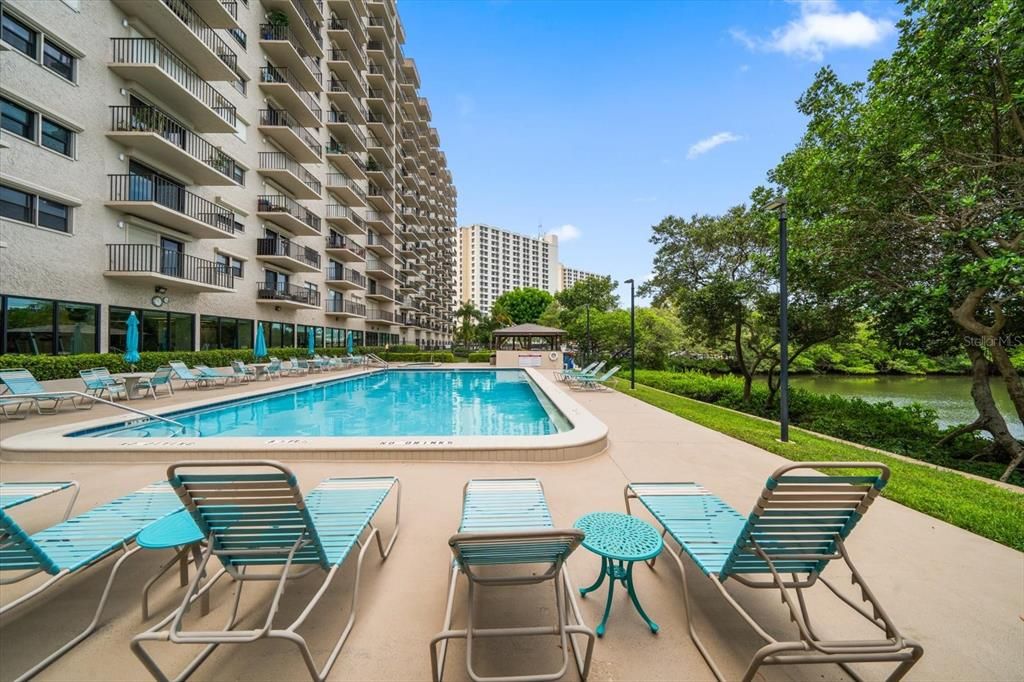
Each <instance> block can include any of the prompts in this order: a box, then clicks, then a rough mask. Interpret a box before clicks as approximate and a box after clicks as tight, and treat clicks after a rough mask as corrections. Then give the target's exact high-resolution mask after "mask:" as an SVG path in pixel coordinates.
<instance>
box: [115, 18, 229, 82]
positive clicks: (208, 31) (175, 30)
mask: <svg viewBox="0 0 1024 682" xmlns="http://www.w3.org/2000/svg"><path fill="white" fill-rule="evenodd" d="M113 1H114V4H116V5H117V6H118V7H119V8H120V9H121V11H123V12H124V13H125V14H127V15H128V16H130V17H135V18H138V19H141V20H142V21H143V22H144V23H145V24H146V25H147V26H150V27H151V28H152V29H153V30H154V31H156V33H157V36H158V37H159V38H160V39H161V40H163V41H164V43H166V44H167V45H168V46H169V47H170V48H171V49H173V50H174V51H175V52H177V53H178V54H180V55H186V56H187V59H188V62H189V64H190V65H191V66H192V68H193V69H195V71H196V73H198V74H199V75H200V76H201V77H203V78H206V79H208V80H212V81H230V80H235V79H236V78H237V77H238V76H237V74H236V70H237V68H238V56H237V55H236V54H235V51H234V50H233V49H231V47H230V46H229V45H228V44H227V43H226V42H225V41H224V39H223V38H221V37H220V36H219V35H218V34H217V32H216V31H214V30H213V28H212V27H211V26H210V25H209V24H208V23H207V22H206V20H205V19H203V17H202V16H201V15H200V14H199V13H198V12H197V11H196V10H195V9H194V8H193V7H192V5H191V4H189V3H188V2H186V1H185V0H151V1H150V2H138V0H113Z"/></svg>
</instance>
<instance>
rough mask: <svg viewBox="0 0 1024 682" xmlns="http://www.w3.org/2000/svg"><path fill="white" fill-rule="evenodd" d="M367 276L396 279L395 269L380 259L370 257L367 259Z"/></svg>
mask: <svg viewBox="0 0 1024 682" xmlns="http://www.w3.org/2000/svg"><path fill="white" fill-rule="evenodd" d="M366 274H368V275H372V276H374V277H384V278H387V279H392V280H393V279H395V269H394V268H393V267H392V266H391V265H389V264H388V263H385V262H384V261H382V260H381V259H380V258H374V257H372V256H371V257H370V258H367V259H366Z"/></svg>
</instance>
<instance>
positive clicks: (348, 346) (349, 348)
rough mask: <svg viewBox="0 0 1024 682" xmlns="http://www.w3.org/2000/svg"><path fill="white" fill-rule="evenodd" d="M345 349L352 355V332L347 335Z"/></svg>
mask: <svg viewBox="0 0 1024 682" xmlns="http://www.w3.org/2000/svg"><path fill="white" fill-rule="evenodd" d="M345 350H346V352H348V354H349V355H352V351H353V350H354V347H353V344H352V332H349V333H348V334H346V335H345Z"/></svg>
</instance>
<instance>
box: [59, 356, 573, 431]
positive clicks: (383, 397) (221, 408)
mask: <svg viewBox="0 0 1024 682" xmlns="http://www.w3.org/2000/svg"><path fill="white" fill-rule="evenodd" d="M207 395H209V393H207ZM162 416H165V417H168V418H170V419H173V420H175V421H178V422H181V423H183V424H185V425H186V426H189V427H192V428H191V429H190V430H189V433H188V434H187V435H189V436H194V435H195V429H198V430H199V432H200V433H201V434H202V436H203V437H247V436H265V437H283V436H288V437H304V436H543V435H548V434H553V433H559V432H561V431H568V430H570V429H571V428H572V425H571V424H570V423H569V421H568V420H567V419H566V418H565V416H564V415H562V413H561V412H559V411H558V408H556V407H555V406H554V405H553V404H552V403H551V401H550V400H549V399H548V398H547V396H546V395H544V392H543V391H541V390H540V389H539V388H538V387H537V386H536V385H535V384H534V383H533V381H532V380H531V379H530V378H529V376H528V375H527V374H526V372H524V371H522V370H519V369H509V370H500V369H499V370H387V371H383V372H376V373H373V374H367V375H362V376H358V377H351V378H343V379H337V380H325V381H322V382H318V383H316V384H313V385H308V386H302V387H296V388H292V389H287V390H282V391H277V392H274V393H271V394H268V395H263V396H257V397H253V398H241V399H236V400H229V401H224V402H221V403H216V404H213V405H209V406H207V407H203V408H200V409H195V410H184V411H180V412H171V413H167V414H164V415H162ZM179 431H180V430H179V429H177V427H174V426H172V425H170V424H164V423H161V422H153V421H145V422H142V423H139V422H138V421H133V422H125V423H121V424H114V425H112V426H106V427H101V428H98V429H89V430H87V431H79V432H76V433H72V434H70V435H71V436H88V437H118V438H124V437H134V438H148V437H164V438H165V437H169V436H176V435H181V434H180V433H179Z"/></svg>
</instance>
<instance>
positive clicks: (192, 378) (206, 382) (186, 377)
mask: <svg viewBox="0 0 1024 682" xmlns="http://www.w3.org/2000/svg"><path fill="white" fill-rule="evenodd" d="M168 364H169V365H170V366H171V372H172V373H173V378H175V379H180V380H181V381H183V382H184V383H185V388H188V387H189V386H190V385H191V386H192V388H195V389H197V390H198V389H200V388H202V387H203V386H207V387H209V386H214V385H216V384H215V383H214V382H215V381H216V379H214V378H211V377H206V376H203V375H202V373H200V374H196V373H195V372H193V371H192V370H190V369H189V368H188V367H186V366H185V363H184V362H178V361H172V362H170V363H168Z"/></svg>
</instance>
